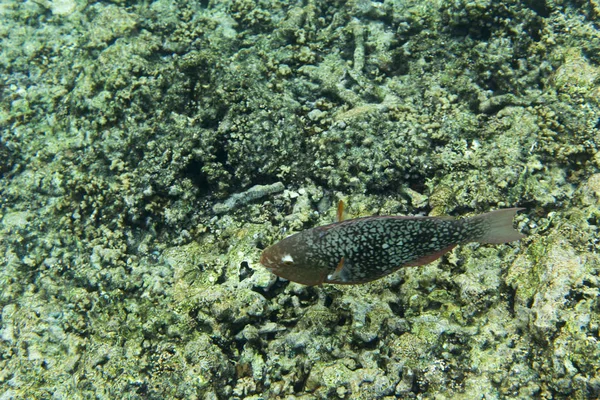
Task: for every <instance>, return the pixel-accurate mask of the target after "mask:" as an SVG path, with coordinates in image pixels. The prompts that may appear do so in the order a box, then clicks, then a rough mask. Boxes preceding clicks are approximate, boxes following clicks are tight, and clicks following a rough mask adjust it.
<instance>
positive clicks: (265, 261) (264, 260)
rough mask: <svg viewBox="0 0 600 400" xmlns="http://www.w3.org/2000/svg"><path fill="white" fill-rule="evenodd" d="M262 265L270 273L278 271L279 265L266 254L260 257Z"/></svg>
mask: <svg viewBox="0 0 600 400" xmlns="http://www.w3.org/2000/svg"><path fill="white" fill-rule="evenodd" d="M260 263H261V264H262V265H263V266H264V267H265V268H266V269H268V270H269V271H276V270H277V269H278V268H277V264H275V263H273V261H271V260H270V259H269V258H268V257H267V255H266V254H265V252H263V253H262V254H261V255H260Z"/></svg>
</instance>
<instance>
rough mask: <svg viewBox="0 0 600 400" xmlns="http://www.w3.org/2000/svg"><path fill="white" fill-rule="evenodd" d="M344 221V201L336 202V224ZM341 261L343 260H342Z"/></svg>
mask: <svg viewBox="0 0 600 400" xmlns="http://www.w3.org/2000/svg"><path fill="white" fill-rule="evenodd" d="M343 220H344V200H340V201H338V209H337V222H342V221H343ZM342 260H343V258H342Z"/></svg>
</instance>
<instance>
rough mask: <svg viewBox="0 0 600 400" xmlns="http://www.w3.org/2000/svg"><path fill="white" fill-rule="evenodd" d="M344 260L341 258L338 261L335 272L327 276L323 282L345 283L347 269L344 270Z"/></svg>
mask: <svg viewBox="0 0 600 400" xmlns="http://www.w3.org/2000/svg"><path fill="white" fill-rule="evenodd" d="M346 264H347V263H346V259H345V258H344V257H342V259H341V260H340V262H339V263H338V265H337V267H335V271H333V272H332V273H331V274H329V275H327V279H325V282H346V281H347V279H346V278H347V273H346V270H347V268H344V267H345V266H346Z"/></svg>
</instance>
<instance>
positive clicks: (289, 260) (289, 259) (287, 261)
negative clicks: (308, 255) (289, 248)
mask: <svg viewBox="0 0 600 400" xmlns="http://www.w3.org/2000/svg"><path fill="white" fill-rule="evenodd" d="M281 262H282V263H284V264H292V263H293V262H294V258H293V257H292V256H291V255H290V254H284V256H283V257H281Z"/></svg>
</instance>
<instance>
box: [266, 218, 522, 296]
mask: <svg viewBox="0 0 600 400" xmlns="http://www.w3.org/2000/svg"><path fill="white" fill-rule="evenodd" d="M519 210H521V208H508V209H501V210H496V211H492V212H489V213H486V214H481V215H478V216H474V217H470V218H463V219H452V218H444V217H441V218H440V217H408V216H407V217H404V216H372V217H364V218H356V219H349V220H345V221H341V222H336V223H333V224H330V225H325V226H319V227H316V228H312V229H308V230H305V231H302V232H299V233H296V234H294V235H292V236H289V237H287V238H285V239H283V240H281V241H279V242H278V243H276V244H274V245H272V246H270V247H268V248H267V249H265V250H264V251H263V253H262V255H261V258H260V262H261V264H263V265H264V266H265V267H266V268H268V269H269V270H270V271H271V272H273V273H274V274H276V275H278V276H280V277H282V278H285V279H288V280H290V281H294V282H298V283H302V284H305V285H319V284H322V283H337V284H346V285H349V284H358V283H366V282H370V281H373V280H375V279H379V278H382V277H384V276H386V275H388V274H390V273H392V272H394V271H396V270H397V269H399V268H401V267H404V266H417V265H424V264H427V263H430V262H432V261H434V260H436V259H438V258H439V257H441V256H442V255H443V254H444V253H446V252H448V251H450V250H452V248H454V246H456V245H458V244H461V243H467V242H481V243H507V242H511V241H515V240H519V239H521V238H522V237H523V236H524V235H522V234H521V233H519V232H517V231H516V230H514V229H513V227H512V221H513V218H514V216H515V214H516V213H517V212H518V211H519Z"/></svg>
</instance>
